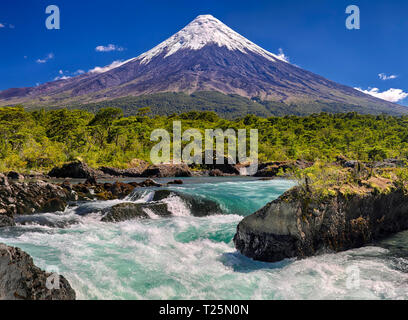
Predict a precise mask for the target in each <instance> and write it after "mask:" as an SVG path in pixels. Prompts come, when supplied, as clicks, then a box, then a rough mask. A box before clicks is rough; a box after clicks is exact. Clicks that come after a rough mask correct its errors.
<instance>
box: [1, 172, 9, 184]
mask: <svg viewBox="0 0 408 320" xmlns="http://www.w3.org/2000/svg"><path fill="white" fill-rule="evenodd" d="M0 186H9V182H8V179H7V177H6V176H5V175H4V174H2V173H0Z"/></svg>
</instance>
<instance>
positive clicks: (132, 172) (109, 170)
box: [99, 167, 143, 178]
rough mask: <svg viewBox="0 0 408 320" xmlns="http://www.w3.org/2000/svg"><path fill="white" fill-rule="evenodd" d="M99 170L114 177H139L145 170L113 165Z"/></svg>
mask: <svg viewBox="0 0 408 320" xmlns="http://www.w3.org/2000/svg"><path fill="white" fill-rule="evenodd" d="M99 171H102V172H103V173H105V174H108V175H110V176H112V177H128V178H138V177H140V175H141V174H142V172H143V168H141V167H140V168H130V169H117V168H113V167H100V168H99Z"/></svg>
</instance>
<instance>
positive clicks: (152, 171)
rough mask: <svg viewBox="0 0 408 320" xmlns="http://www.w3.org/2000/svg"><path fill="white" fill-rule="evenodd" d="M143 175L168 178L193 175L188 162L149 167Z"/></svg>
mask: <svg viewBox="0 0 408 320" xmlns="http://www.w3.org/2000/svg"><path fill="white" fill-rule="evenodd" d="M140 176H141V177H147V178H166V177H191V176H192V174H191V171H190V168H189V167H188V166H187V165H186V164H159V165H153V166H150V167H148V168H147V169H146V170H144V171H143V172H142V173H141V175H140Z"/></svg>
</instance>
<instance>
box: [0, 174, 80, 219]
mask: <svg viewBox="0 0 408 320" xmlns="http://www.w3.org/2000/svg"><path fill="white" fill-rule="evenodd" d="M55 199H57V200H55ZM51 200H52V201H51ZM73 200H76V198H75V193H73V192H72V191H68V190H67V189H64V188H62V187H60V186H57V185H55V184H52V183H46V182H44V181H36V182H30V183H21V182H15V183H11V184H7V185H6V184H2V185H0V214H5V215H8V216H13V215H15V214H33V213H37V212H43V210H44V209H46V208H50V207H52V206H56V207H58V209H62V204H65V205H66V203H67V202H68V201H73ZM57 202H58V205H57ZM64 209H65V207H64Z"/></svg>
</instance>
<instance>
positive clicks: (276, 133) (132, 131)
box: [0, 107, 408, 172]
mask: <svg viewBox="0 0 408 320" xmlns="http://www.w3.org/2000/svg"><path fill="white" fill-rule="evenodd" d="M175 120H179V121H181V122H182V128H183V130H186V129H189V128H196V129H199V130H200V131H202V132H203V133H204V130H205V129H216V128H220V129H223V130H226V129H228V128H232V129H235V130H238V129H258V131H259V159H260V161H282V160H295V159H303V160H308V161H315V160H320V161H332V160H334V159H335V157H336V156H338V155H343V156H345V157H347V158H349V159H354V160H362V161H369V160H382V159H387V158H399V159H406V158H407V156H408V116H400V117H395V116H388V115H360V114H357V113H355V112H350V113H340V114H329V113H319V114H313V115H308V116H282V117H278V116H271V117H266V118H265V117H259V116H255V115H247V116H244V117H239V118H236V119H231V120H227V119H224V118H222V117H220V116H219V115H217V114H216V113H215V112H212V111H190V112H187V113H181V114H172V115H167V116H160V115H154V114H153V113H152V111H151V109H150V108H148V107H146V108H140V109H138V111H137V114H135V115H132V116H127V117H125V116H124V114H123V111H122V109H121V108H113V107H107V108H102V109H99V110H98V111H96V113H92V112H90V111H86V110H79V109H78V110H76V109H56V110H48V111H47V110H45V109H41V110H35V111H27V110H25V109H24V108H23V107H4V108H0V172H2V171H7V170H17V171H21V172H30V171H40V172H43V171H44V172H45V171H46V170H49V169H50V168H52V167H54V166H57V165H61V164H62V163H64V162H68V161H72V160H75V159H80V160H83V161H85V162H87V163H88V164H89V165H91V166H93V167H98V166H102V165H108V166H114V167H118V168H127V167H131V166H132V160H134V159H142V160H146V161H149V157H150V156H149V155H150V149H151V147H152V146H153V145H154V144H156V143H157V142H152V141H150V133H151V132H152V131H153V130H154V129H158V128H163V129H166V130H168V131H169V132H172V125H173V121H175Z"/></svg>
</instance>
